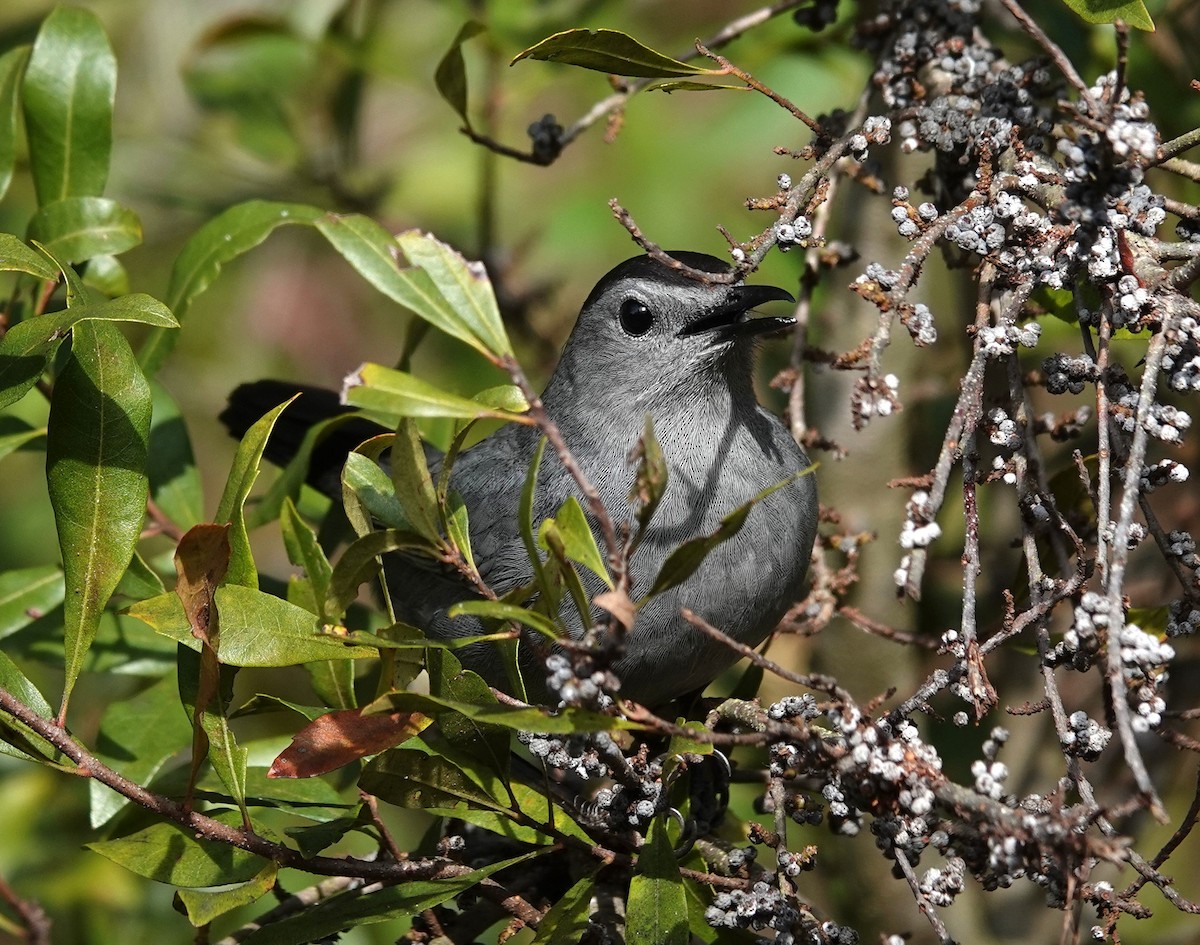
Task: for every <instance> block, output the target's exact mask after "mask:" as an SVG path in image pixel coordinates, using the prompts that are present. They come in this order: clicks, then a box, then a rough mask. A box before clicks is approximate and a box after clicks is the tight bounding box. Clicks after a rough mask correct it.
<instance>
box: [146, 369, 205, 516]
mask: <svg viewBox="0 0 1200 945" xmlns="http://www.w3.org/2000/svg"><path fill="white" fill-rule="evenodd" d="M150 393H151V394H152V395H153V398H154V419H153V420H151V421H150V454H149V456H147V458H146V475H147V476H148V477H149V478H150V495H151V496H153V498H154V501H155V503H156V504H157V505H158V507H159V508H160V509H161V510H162V511H163V513H164V514H165V515H166V516H167V517H168V518H170V519H171V521H172V522H174V523H175V524H176V525H178V526H179V527H180V528H183V529H188V528H191V527H192V526H193V525H196V524H198V523H199V522H201V521H203V520H204V484H203V482H202V481H201V479H200V472H199V470H197V469H196V459H195V457H194V456H193V455H192V444H191V439H190V438H189V436H188V430H187V425H186V424H185V423H184V420H183V415H182V414H181V413H180V412H179V405H178V404H177V403H175V400H174V398H173V397H172V396H171V395H170V393H169V392H168V391H167V389H166V388H165V387H163V386H162V385H161V384H159V383H157V382H156V381H151V382H150Z"/></svg>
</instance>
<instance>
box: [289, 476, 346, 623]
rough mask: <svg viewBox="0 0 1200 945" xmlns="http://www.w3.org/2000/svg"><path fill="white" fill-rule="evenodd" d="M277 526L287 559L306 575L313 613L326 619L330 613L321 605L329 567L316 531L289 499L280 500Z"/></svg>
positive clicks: (331, 569) (325, 596)
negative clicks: (314, 610) (281, 507)
mask: <svg viewBox="0 0 1200 945" xmlns="http://www.w3.org/2000/svg"><path fill="white" fill-rule="evenodd" d="M279 525H280V528H281V529H282V531H283V546H284V548H285V549H286V550H287V556H288V560H289V561H290V562H292V564H294V565H295V566H296V567H298V568H303V569H304V573H305V576H306V577H307V578H308V583H309V585H310V586H311V588H312V592H313V598H314V599H315V601H316V604H317V611H316V614H317V616H318V617H320V618H321V619H322V620H324V621H326V622H330V618H331V615H330V614H329V613H328V612H327V608H326V606H325V604H326V601H327V600H328V598H329V583H330V580H331V578H332V577H333V566H332V565H330V563H329V559H328V558H327V557H325V550H324V549H323V548H322V547H321V544H320V542H318V541H317V533H316V532H314V531H313V530H312V529H311V528H309V526H308V523H307V522H305V521H304V519H302V518H301V517H300V513H299V512H297V511H296V504H295V503H294V502H293V501H292V500H291V499H285V500H284V503H283V514H282V515H281V516H280V519H279Z"/></svg>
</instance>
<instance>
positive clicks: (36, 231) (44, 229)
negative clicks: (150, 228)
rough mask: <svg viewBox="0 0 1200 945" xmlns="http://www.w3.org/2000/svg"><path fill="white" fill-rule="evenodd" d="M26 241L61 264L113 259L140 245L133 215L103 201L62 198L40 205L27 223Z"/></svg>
mask: <svg viewBox="0 0 1200 945" xmlns="http://www.w3.org/2000/svg"><path fill="white" fill-rule="evenodd" d="M28 233H29V238H30V239H31V240H37V241H38V242H39V243H40V244H42V245H43V246H45V247H46V249H48V250H50V251H51V252H52V253H54V255H55V256H57V257H58V258H59V259H61V260H63V261H64V262H69V263H77V262H83V261H84V260H87V259H91V258H92V257H93V256H100V255H110V256H115V255H117V254H119V253H123V252H125V251H126V250H127V249H133V247H135V246H137V245H138V244H139V243H141V241H142V222H141V220H139V219H138V216H137V214H136V213H134V212H133V211H132V210H130V209H129V208H128V207H123V206H122V205H121V204H119V203H117V202H116V201H115V200H109V199H107V198H105V197H66V198H64V199H62V200H56V201H54V202H53V203H48V204H44V205H43V206H42V208H41V209H40V210H38V212H37V213H35V214H34V215H33V219H31V220H30V221H29V231H28Z"/></svg>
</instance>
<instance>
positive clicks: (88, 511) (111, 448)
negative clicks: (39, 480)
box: [5, 322, 151, 710]
mask: <svg viewBox="0 0 1200 945" xmlns="http://www.w3.org/2000/svg"><path fill="white" fill-rule="evenodd" d="M10 335H11V333H10ZM5 340H6V341H7V338H6V339H5ZM150 411H151V400H150V386H149V384H147V383H146V379H145V378H144V377H143V376H142V372H141V370H140V369H139V367H138V364H137V360H136V359H135V358H134V356H133V351H132V350H131V349H130V347H129V343H128V342H127V341H126V340H125V336H124V335H122V334H121V332H120V330H118V329H117V328H116V327H115V326H113V325H109V324H106V323H104V322H80V323H79V324H77V325H76V326H75V327H74V328H73V329H72V341H71V359H70V361H69V362H68V363H67V366H66V367H65V368H64V369H63V371H62V372H61V373H60V374H59V376H58V380H57V382H56V383H55V385H54V396H53V398H52V400H51V402H50V421H49V424H48V430H47V434H46V481H47V485H48V486H49V491H50V503H51V505H52V506H53V508H54V519H55V523H56V525H57V527H58V542H59V547H60V549H61V551H62V560H63V568H64V571H65V573H66V581H67V595H66V601H65V612H64V619H65V626H66V684H65V687H64V693H63V709H64V710H65V708H66V704H67V700H68V698H69V697H70V694H71V690H72V688H73V687H74V685H75V680H76V678H77V677H78V675H79V672H80V670H81V669H82V668H83V658H84V656H85V654H86V653H87V650H88V647H89V646H91V643H92V638H93V637H94V636H95V633H96V627H97V624H98V623H99V621H100V614H101V612H102V611H103V610H104V605H105V604H106V603H108V599H109V597H110V596H111V595H112V592H113V590H114V589H115V588H116V586H117V582H119V581H120V580H121V576H122V575H123V574H124V573H125V568H126V567H127V566H128V564H129V559H130V558H132V557H133V551H134V548H135V547H136V546H137V542H138V538H139V537H140V535H141V529H142V521H143V520H144V519H145V516H146V498H147V496H148V494H149V490H148V483H147V479H146V449H147V444H148V441H149V436H150Z"/></svg>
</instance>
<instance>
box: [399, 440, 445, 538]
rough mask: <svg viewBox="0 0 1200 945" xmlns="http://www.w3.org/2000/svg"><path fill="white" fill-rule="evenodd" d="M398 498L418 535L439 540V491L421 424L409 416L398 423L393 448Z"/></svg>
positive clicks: (405, 515)
mask: <svg viewBox="0 0 1200 945" xmlns="http://www.w3.org/2000/svg"><path fill="white" fill-rule="evenodd" d="M388 466H389V468H390V470H391V474H392V485H394V486H395V488H396V498H397V499H399V501H400V505H401V506H402V507H403V508H404V517H405V518H406V519H408V521H409V523H410V525H411V526H412V528H413V531H415V532H416V533H417V534H418V535H420V536H421V537H422V538H426V539H428V540H429V541H430V542H431V543H436V542H438V541H439V540H440V539H441V534H440V532H439V530H438V511H437V495H436V494H435V493H434V488H433V477H432V476H430V474H429V466H428V464H427V463H426V461H425V449H424V447H423V445H422V443H421V434H420V431H419V430H418V429H417V425H416V424H415V423H413V421H412V420H411V419H409V418H407V417H405V418H404V419H403V420H401V421H400V423H399V425H397V427H396V436H395V438H394V439H393V440H392V452H391V455H390V457H389V460H388Z"/></svg>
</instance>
